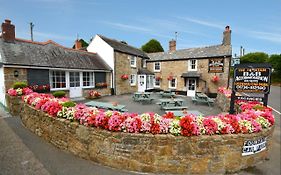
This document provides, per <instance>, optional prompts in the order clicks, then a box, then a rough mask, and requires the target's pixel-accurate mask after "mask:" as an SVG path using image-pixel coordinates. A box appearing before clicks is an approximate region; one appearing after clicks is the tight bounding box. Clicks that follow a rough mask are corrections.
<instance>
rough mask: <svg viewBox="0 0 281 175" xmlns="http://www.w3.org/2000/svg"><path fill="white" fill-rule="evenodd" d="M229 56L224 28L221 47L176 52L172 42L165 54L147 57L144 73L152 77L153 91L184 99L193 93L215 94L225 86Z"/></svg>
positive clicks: (228, 31)
mask: <svg viewBox="0 0 281 175" xmlns="http://www.w3.org/2000/svg"><path fill="white" fill-rule="evenodd" d="M231 56H232V48H231V30H230V28H229V26H226V27H225V31H224V32H223V41H222V44H219V45H214V46H207V47H200V48H189V49H181V50H176V41H175V40H172V41H170V42H169V51H168V52H159V53H151V54H148V57H149V58H150V59H149V60H147V69H148V70H150V71H151V72H154V73H155V81H154V87H155V88H159V89H162V90H168V89H169V90H173V91H177V92H179V93H182V94H185V95H187V96H195V92H196V91H200V92H204V93H207V94H215V93H217V88H218V87H219V86H226V85H227V82H228V79H229V69H230V60H231Z"/></svg>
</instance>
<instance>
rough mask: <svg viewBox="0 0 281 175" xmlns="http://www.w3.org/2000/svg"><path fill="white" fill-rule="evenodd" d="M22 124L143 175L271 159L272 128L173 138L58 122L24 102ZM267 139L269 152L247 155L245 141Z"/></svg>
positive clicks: (231, 167) (208, 170)
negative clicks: (255, 131)
mask: <svg viewBox="0 0 281 175" xmlns="http://www.w3.org/2000/svg"><path fill="white" fill-rule="evenodd" d="M21 118H22V122H23V124H24V125H25V126H26V127H27V128H29V129H30V130H31V131H32V132H34V133H36V134H37V135H38V136H40V137H43V138H44V139H45V140H47V141H49V142H50V143H52V144H54V145H55V146H57V147H58V148H60V149H63V150H67V151H69V152H72V153H73V154H75V155H78V156H80V157H82V158H85V159H89V160H92V161H94V162H97V163H100V164H103V165H106V166H110V167H114V168H118V169H122V170H131V171H139V172H154V173H169V174H173V173H181V174H223V173H228V172H236V171H239V170H241V169H244V168H247V167H251V166H254V165H256V164H257V163H260V162H262V161H264V160H265V159H267V158H268V149H269V147H270V146H271V144H272V141H271V140H272V133H273V127H272V128H270V129H269V130H263V131H262V132H259V133H255V134H229V135H213V136H193V137H183V136H173V135H170V134H167V135H164V134H163V135H152V134H130V133H123V132H110V131H107V130H103V129H99V128H94V127H86V126H83V125H79V124H78V123H77V122H70V121H68V120H65V119H60V118H53V117H50V116H49V115H47V114H46V113H44V112H42V111H38V110H35V109H34V108H32V107H30V106H28V105H27V104H23V112H21ZM263 137H267V145H266V150H264V151H262V152H259V153H256V154H254V155H250V156H242V155H241V150H242V146H243V143H244V141H246V140H256V139H259V138H263Z"/></svg>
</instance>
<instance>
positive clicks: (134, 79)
mask: <svg viewBox="0 0 281 175" xmlns="http://www.w3.org/2000/svg"><path fill="white" fill-rule="evenodd" d="M130 84H131V86H135V85H136V75H135V74H131V76H130Z"/></svg>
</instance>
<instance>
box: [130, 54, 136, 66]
mask: <svg viewBox="0 0 281 175" xmlns="http://www.w3.org/2000/svg"><path fill="white" fill-rule="evenodd" d="M130 64H131V67H137V58H136V57H135V56H132V55H131V56H130Z"/></svg>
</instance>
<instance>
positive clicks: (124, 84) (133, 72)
mask: <svg viewBox="0 0 281 175" xmlns="http://www.w3.org/2000/svg"><path fill="white" fill-rule="evenodd" d="M87 50H88V51H89V52H96V53H98V54H99V55H100V56H101V57H102V58H103V59H104V61H105V62H106V63H107V64H108V65H109V66H110V67H111V69H112V70H113V76H112V84H111V87H112V89H113V91H114V94H116V95H120V94H126V93H133V92H137V91H139V92H144V91H146V90H149V89H152V88H153V82H154V79H153V78H154V75H153V73H152V72H150V71H148V70H147V69H146V60H147V59H149V58H148V56H147V54H146V53H145V52H143V51H141V50H140V49H137V48H135V47H132V46H130V45H128V44H127V43H126V42H124V41H117V40H114V39H110V38H107V37H105V36H102V35H96V36H95V37H94V38H93V40H92V41H91V42H90V44H89V46H88V47H87Z"/></svg>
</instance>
